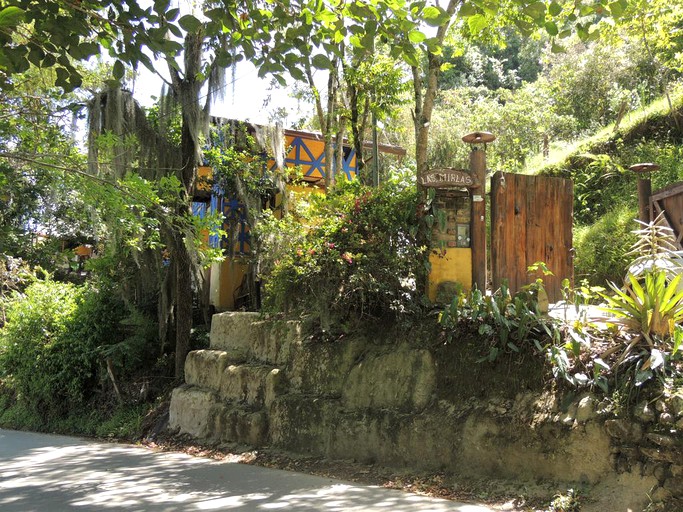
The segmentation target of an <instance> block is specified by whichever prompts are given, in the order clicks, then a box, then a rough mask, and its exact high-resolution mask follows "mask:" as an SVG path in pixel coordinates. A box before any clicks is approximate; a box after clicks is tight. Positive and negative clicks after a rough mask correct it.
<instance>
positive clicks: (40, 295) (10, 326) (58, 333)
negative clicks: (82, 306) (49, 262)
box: [0, 280, 94, 414]
mask: <svg viewBox="0 0 683 512" xmlns="http://www.w3.org/2000/svg"><path fill="white" fill-rule="evenodd" d="M83 298H84V288H82V287H77V286H75V285H73V284H69V283H57V282H54V281H49V280H47V281H37V282H35V283H33V284H32V285H31V286H29V287H28V288H27V289H26V291H25V294H24V295H21V296H20V295H17V296H16V297H15V300H14V301H13V302H12V303H11V304H10V305H9V308H8V311H7V323H6V324H5V326H4V328H3V329H2V331H0V377H2V378H3V379H6V380H7V381H8V383H9V386H10V387H11V388H14V390H15V391H16V392H17V395H18V399H19V400H22V401H25V402H27V403H29V404H31V406H32V409H33V410H35V411H37V412H42V413H45V414H52V413H55V412H59V410H60V408H61V407H62V404H63V403H81V402H82V401H83V399H84V392H85V390H84V387H85V386H84V382H86V381H88V380H89V379H91V378H92V376H93V366H94V358H93V355H94V353H93V347H91V346H89V345H88V343H87V341H86V340H83V339H79V337H78V336H77V335H74V333H73V332H72V331H71V327H72V325H73V319H74V316H75V312H76V310H77V308H78V305H79V303H81V302H82V301H83Z"/></svg>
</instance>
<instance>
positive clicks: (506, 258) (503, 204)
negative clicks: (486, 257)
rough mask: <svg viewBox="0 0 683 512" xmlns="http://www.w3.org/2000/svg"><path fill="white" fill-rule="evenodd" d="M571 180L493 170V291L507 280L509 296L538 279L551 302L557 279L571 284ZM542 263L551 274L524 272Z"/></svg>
mask: <svg viewBox="0 0 683 512" xmlns="http://www.w3.org/2000/svg"><path fill="white" fill-rule="evenodd" d="M573 203H574V190H573V184H572V182H571V180H567V179H564V178H549V177H546V176H527V175H523V174H509V173H503V172H497V173H496V174H495V175H494V176H493V177H492V178H491V270H492V280H493V289H494V290H497V289H498V288H500V285H501V284H502V282H503V280H507V281H508V284H509V286H510V292H511V293H513V294H514V293H516V292H517V291H519V290H520V289H521V288H522V287H523V286H525V285H527V284H529V283H531V282H533V281H535V280H536V278H537V277H542V278H543V282H544V285H545V289H546V291H547V293H548V298H549V300H550V302H556V301H558V300H561V299H562V286H561V283H562V280H563V279H565V278H568V279H569V280H570V281H571V282H572V284H573V279H574V265H573V255H572V215H573V209H574V208H573ZM539 261H542V262H543V263H545V264H546V265H547V267H548V268H549V269H550V270H551V271H552V272H553V274H554V275H552V276H543V275H542V274H541V273H540V272H539V273H535V274H529V273H528V272H527V269H528V267H529V266H530V265H533V264H534V263H536V262H539Z"/></svg>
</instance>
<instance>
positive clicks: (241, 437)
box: [169, 384, 268, 447]
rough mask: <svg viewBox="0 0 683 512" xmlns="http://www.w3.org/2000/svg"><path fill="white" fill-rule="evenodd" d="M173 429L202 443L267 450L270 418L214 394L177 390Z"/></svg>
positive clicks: (171, 420)
mask: <svg viewBox="0 0 683 512" xmlns="http://www.w3.org/2000/svg"><path fill="white" fill-rule="evenodd" d="M169 427H170V429H172V430H178V431H179V432H180V433H183V434H189V435H191V436H193V437H196V438H199V439H205V440H208V441H220V442H236V443H241V444H247V445H250V446H255V447H258V446H263V445H265V444H267V442H268V417H267V415H266V412H265V411H264V410H258V411H253V410H250V409H248V408H246V407H243V406H237V405H233V404H228V403H226V402H225V401H223V400H221V398H220V397H219V396H218V395H217V394H216V393H214V392H212V391H210V390H208V389H204V388H199V387H196V386H190V385H187V384H186V385H184V386H181V387H179V388H176V389H174V390H173V394H172V395H171V406H170V410H169Z"/></svg>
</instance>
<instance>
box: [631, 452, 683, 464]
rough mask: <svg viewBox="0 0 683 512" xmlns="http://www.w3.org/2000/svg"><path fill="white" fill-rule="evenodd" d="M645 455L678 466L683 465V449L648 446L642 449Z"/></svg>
mask: <svg viewBox="0 0 683 512" xmlns="http://www.w3.org/2000/svg"><path fill="white" fill-rule="evenodd" d="M640 453H642V454H643V455H644V456H645V457H647V458H648V459H650V460H653V461H657V462H669V463H671V464H675V465H678V466H681V465H683V453H682V452H681V449H680V448H679V449H673V448H646V447H642V448H641V449H640Z"/></svg>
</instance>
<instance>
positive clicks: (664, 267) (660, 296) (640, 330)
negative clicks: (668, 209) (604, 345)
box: [600, 214, 683, 371]
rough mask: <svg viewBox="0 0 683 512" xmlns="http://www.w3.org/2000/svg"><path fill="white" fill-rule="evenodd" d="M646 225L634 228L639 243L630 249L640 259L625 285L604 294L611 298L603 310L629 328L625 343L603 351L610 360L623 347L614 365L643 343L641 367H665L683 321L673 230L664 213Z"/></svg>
mask: <svg viewBox="0 0 683 512" xmlns="http://www.w3.org/2000/svg"><path fill="white" fill-rule="evenodd" d="M641 224H643V225H644V227H643V228H642V229H639V230H637V231H635V233H636V234H637V235H638V241H637V242H636V243H635V244H634V246H633V248H632V249H631V251H630V253H629V254H632V255H635V256H636V258H635V259H634V261H633V263H632V264H631V266H630V267H629V271H628V276H627V282H626V284H625V286H624V287H623V288H621V287H619V286H617V285H615V284H614V283H610V287H611V289H612V291H613V292H614V294H613V295H607V294H603V293H601V294H600V295H601V296H602V297H603V298H604V299H605V300H606V301H607V307H604V308H603V310H604V311H606V312H608V313H611V314H612V315H614V317H615V318H614V319H613V321H612V322H611V323H614V324H617V325H620V326H622V327H624V328H625V329H626V331H627V334H626V340H625V347H624V345H623V344H619V345H617V346H614V347H612V348H610V349H609V350H607V351H606V352H605V353H603V354H602V355H601V356H602V358H605V357H607V356H610V355H612V354H614V353H615V352H618V351H619V350H620V349H622V348H623V350H622V351H621V353H620V354H619V356H618V357H617V359H616V362H615V363H614V365H613V366H612V369H615V368H616V367H618V366H619V365H620V364H621V363H622V362H624V361H625V360H626V358H627V357H628V356H629V354H631V353H632V352H633V350H634V349H635V348H638V347H639V346H640V347H641V348H643V349H646V351H645V352H644V353H645V354H649V357H648V360H647V361H646V362H645V363H644V364H642V366H641V367H640V370H641V371H645V370H647V369H648V368H652V369H655V368H656V367H658V366H660V365H661V364H662V363H663V357H662V354H663V352H666V351H667V348H668V346H669V345H670V344H671V343H670V342H671V340H672V339H673V336H674V327H675V325H676V324H678V323H680V322H682V321H683V291H679V285H680V284H681V279H682V274H681V272H683V267H681V264H680V262H679V253H678V252H677V251H676V245H675V238H674V235H673V230H671V229H670V228H669V227H667V226H665V225H663V224H664V223H663V214H660V215H659V216H658V217H657V218H656V219H655V220H654V221H653V222H651V223H649V224H645V223H641ZM628 333H631V334H628Z"/></svg>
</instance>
